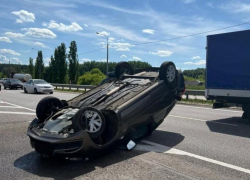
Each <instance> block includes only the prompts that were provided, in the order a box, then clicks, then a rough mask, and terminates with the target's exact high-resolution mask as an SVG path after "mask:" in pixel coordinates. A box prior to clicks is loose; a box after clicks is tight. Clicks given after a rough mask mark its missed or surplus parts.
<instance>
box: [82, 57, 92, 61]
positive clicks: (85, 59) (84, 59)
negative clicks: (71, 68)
mask: <svg viewBox="0 0 250 180" xmlns="http://www.w3.org/2000/svg"><path fill="white" fill-rule="evenodd" d="M82 61H85V62H89V61H91V59H87V58H83V59H82Z"/></svg>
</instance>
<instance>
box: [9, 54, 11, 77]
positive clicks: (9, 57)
mask: <svg viewBox="0 0 250 180" xmlns="http://www.w3.org/2000/svg"><path fill="white" fill-rule="evenodd" d="M9 76H10V78H11V73H10V57H9Z"/></svg>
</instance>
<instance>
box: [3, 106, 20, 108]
mask: <svg viewBox="0 0 250 180" xmlns="http://www.w3.org/2000/svg"><path fill="white" fill-rule="evenodd" d="M0 108H22V107H17V106H0Z"/></svg>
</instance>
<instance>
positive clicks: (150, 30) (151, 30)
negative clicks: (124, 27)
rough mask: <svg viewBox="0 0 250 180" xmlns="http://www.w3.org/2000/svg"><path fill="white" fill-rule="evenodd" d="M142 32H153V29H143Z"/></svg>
mask: <svg viewBox="0 0 250 180" xmlns="http://www.w3.org/2000/svg"><path fill="white" fill-rule="evenodd" d="M142 32H143V33H147V34H154V33H155V30H153V29H143V30H142Z"/></svg>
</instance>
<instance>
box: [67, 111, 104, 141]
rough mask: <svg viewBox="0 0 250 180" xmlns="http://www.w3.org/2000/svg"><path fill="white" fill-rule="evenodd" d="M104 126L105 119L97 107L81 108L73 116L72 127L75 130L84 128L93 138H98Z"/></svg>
mask: <svg viewBox="0 0 250 180" xmlns="http://www.w3.org/2000/svg"><path fill="white" fill-rule="evenodd" d="M105 126H106V121H105V118H104V116H103V114H102V113H101V111H99V110H98V109H95V108H93V107H84V108H81V109H80V110H79V111H78V112H77V113H76V114H75V115H74V117H73V120H72V127H73V129H75V130H86V131H87V132H88V133H89V136H90V137H91V138H93V139H96V138H99V137H100V136H101V135H102V134H103V132H104V130H105Z"/></svg>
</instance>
